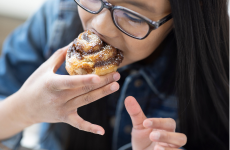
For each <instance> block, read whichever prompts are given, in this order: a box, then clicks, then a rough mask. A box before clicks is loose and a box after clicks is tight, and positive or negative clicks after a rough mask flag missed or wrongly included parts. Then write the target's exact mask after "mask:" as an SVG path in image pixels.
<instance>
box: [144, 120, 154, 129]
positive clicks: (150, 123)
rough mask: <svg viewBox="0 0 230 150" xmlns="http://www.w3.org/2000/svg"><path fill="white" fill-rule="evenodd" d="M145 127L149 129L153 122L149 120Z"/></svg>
mask: <svg viewBox="0 0 230 150" xmlns="http://www.w3.org/2000/svg"><path fill="white" fill-rule="evenodd" d="M145 125H146V126H147V127H151V126H152V125H153V122H152V121H150V120H147V121H146V122H145Z"/></svg>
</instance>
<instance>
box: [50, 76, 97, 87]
mask: <svg viewBox="0 0 230 150" xmlns="http://www.w3.org/2000/svg"><path fill="white" fill-rule="evenodd" d="M100 80H101V79H100V77H99V76H97V75H91V74H90V75H76V76H69V75H57V74H55V75H54V76H52V79H51V81H50V82H51V85H52V87H53V89H57V90H65V89H75V88H78V87H82V86H88V85H92V84H96V83H99V82H100Z"/></svg>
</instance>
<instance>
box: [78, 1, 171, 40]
mask: <svg viewBox="0 0 230 150" xmlns="http://www.w3.org/2000/svg"><path fill="white" fill-rule="evenodd" d="M75 2H76V3H77V4H78V5H79V6H80V7H81V8H83V9H84V10H86V11H87V12H89V13H92V14H98V13H100V12H101V11H102V10H103V8H107V9H109V10H110V12H111V15H112V18H113V22H114V24H115V26H116V27H117V28H118V29H119V30H120V31H122V32H123V33H124V34H126V35H128V36H130V37H132V38H135V39H139V40H142V39H144V38H146V37H147V36H148V35H149V34H150V32H151V31H152V30H155V29H157V28H159V27H160V26H161V25H163V24H164V23H166V22H167V21H168V20H170V19H172V14H169V15H167V16H166V17H164V18H162V19H160V20H158V21H152V20H150V19H148V18H147V17H145V16H143V15H141V14H139V13H137V12H135V11H132V10H130V9H128V8H125V7H122V6H114V5H112V4H111V3H108V2H105V1H103V0H75Z"/></svg>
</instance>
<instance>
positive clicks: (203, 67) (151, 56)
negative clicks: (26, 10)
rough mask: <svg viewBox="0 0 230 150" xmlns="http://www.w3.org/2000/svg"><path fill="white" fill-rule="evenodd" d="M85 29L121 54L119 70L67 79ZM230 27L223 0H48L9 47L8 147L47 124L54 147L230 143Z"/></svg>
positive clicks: (165, 148)
mask: <svg viewBox="0 0 230 150" xmlns="http://www.w3.org/2000/svg"><path fill="white" fill-rule="evenodd" d="M77 5H78V6H77ZM87 29H92V30H94V31H95V32H96V33H97V34H98V35H99V36H100V37H101V38H102V39H103V40H104V41H105V42H107V43H109V44H111V45H113V46H114V47H116V48H118V49H120V50H122V51H123V53H124V61H123V62H122V64H121V66H120V69H119V70H118V72H119V73H118V72H117V73H111V74H108V75H106V76H101V77H99V76H96V75H83V76H81V75H77V76H69V75H66V71H65V67H64V63H63V62H64V60H65V55H66V51H67V49H68V47H69V46H70V45H69V46H66V47H64V46H65V45H68V44H69V43H70V42H71V41H73V39H74V38H76V37H77V36H78V34H79V33H81V32H83V30H87ZM228 33H229V28H228V14H227V1H226V0H216V1H210V0H209V1H207V0H192V1H191V0H170V1H168V0H142V1H140V0H122V1H120V0H109V1H104V0H76V2H74V1H73V0H48V1H47V2H46V3H45V4H44V5H43V7H42V8H41V9H40V10H39V11H38V12H37V13H36V14H35V15H34V16H33V17H32V18H30V19H29V20H28V21H27V22H26V23H25V24H24V25H22V26H21V27H19V28H18V29H17V30H15V31H14V32H13V33H12V34H11V35H10V36H9V38H8V39H7V40H6V42H5V45H4V47H3V54H2V56H1V59H0V96H1V99H2V101H1V103H0V121H1V124H0V140H1V144H0V146H1V148H2V149H4V148H7V147H8V148H11V149H16V148H17V146H18V143H19V142H20V140H21V135H22V134H21V131H23V129H25V128H26V127H28V126H30V125H32V124H35V123H41V122H46V123H44V124H43V128H42V130H41V140H40V148H43V149H49V150H63V149H68V150H73V149H79V150H84V149H86V150H88V149H89V150H92V149H96V150H104V149H105V150H108V149H112V150H117V149H119V148H120V149H128V148H132V149H133V150H143V149H145V150H177V149H179V148H180V147H183V148H185V149H188V150H190V149H191V150H194V149H196V150H198V149H201V150H204V149H205V150H206V149H209V150H212V149H213V150H217V149H221V150H224V149H228V136H229V129H228V120H229V119H228V117H229V116H228V110H229V108H228V105H229V102H228V96H229V95H228V94H229V93H228V89H229V85H228V81H229V71H228V68H229V66H228V60H229V59H228V54H229V49H228V45H229V37H228ZM61 47H64V48H61ZM58 49H59V50H58ZM56 50H57V52H55V51H56ZM53 53H54V54H53ZM51 55H52V56H51ZM50 56H51V57H50ZM119 79H120V80H119ZM118 80H119V81H118ZM119 88H120V90H119ZM106 95H108V96H106ZM105 96H106V97H105ZM131 96H132V97H131ZM98 99H100V100H98ZM96 100H98V101H96ZM92 102H93V103H92ZM126 110H127V111H126ZM130 118H131V119H130ZM50 123H55V124H53V125H50ZM76 128H77V129H76ZM78 129H79V130H78ZM131 130H132V131H131ZM86 131H87V132H86ZM131 132H132V133H131ZM92 133H94V134H92ZM130 133H131V134H130ZM98 134H99V135H98ZM100 135H103V136H100ZM130 142H131V143H130Z"/></svg>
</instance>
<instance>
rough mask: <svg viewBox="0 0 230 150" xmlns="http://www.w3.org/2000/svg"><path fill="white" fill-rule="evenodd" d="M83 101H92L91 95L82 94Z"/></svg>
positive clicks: (87, 102)
mask: <svg viewBox="0 0 230 150" xmlns="http://www.w3.org/2000/svg"><path fill="white" fill-rule="evenodd" d="M83 101H84V102H85V103H86V104H89V103H91V102H93V99H92V96H91V95H90V94H86V96H84V98H83Z"/></svg>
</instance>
